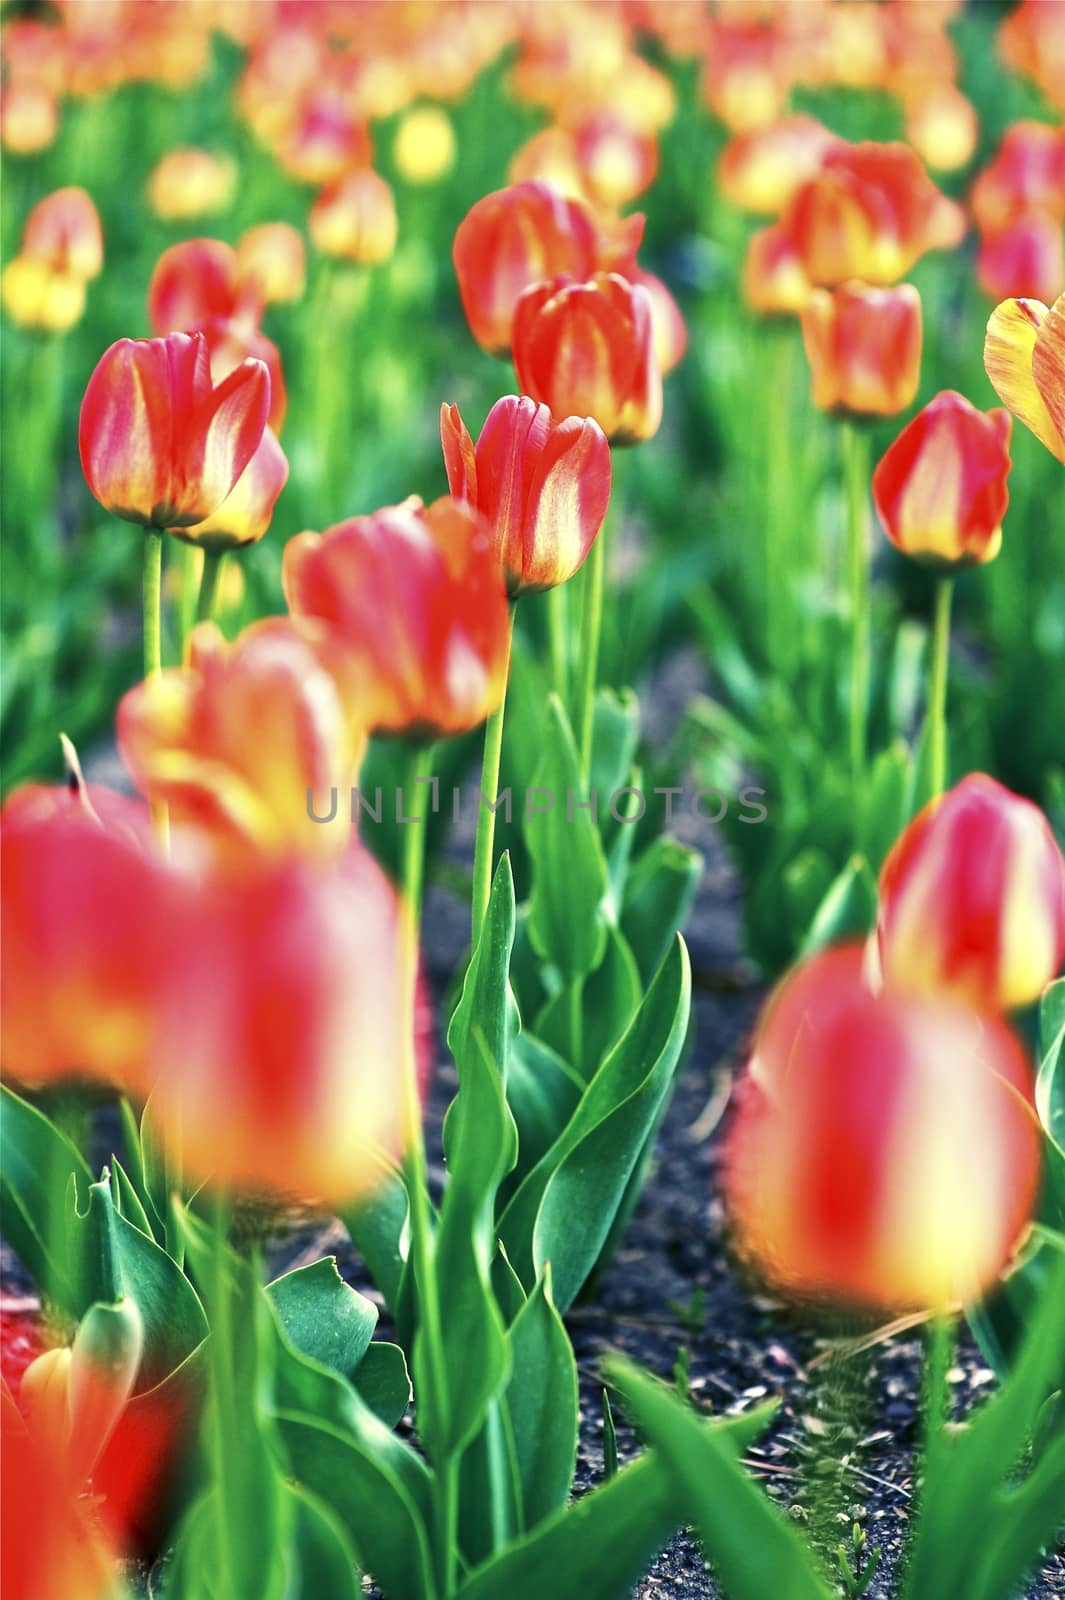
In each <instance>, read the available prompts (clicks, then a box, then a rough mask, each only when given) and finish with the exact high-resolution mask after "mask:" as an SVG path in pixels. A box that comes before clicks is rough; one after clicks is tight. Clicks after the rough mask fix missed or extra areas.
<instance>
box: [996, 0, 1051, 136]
mask: <svg viewBox="0 0 1065 1600" xmlns="http://www.w3.org/2000/svg"><path fill="white" fill-rule="evenodd" d="M998 49H999V54H1000V55H1001V57H1002V59H1003V60H1004V61H1005V62H1007V64H1008V65H1009V66H1011V67H1012V68H1013V69H1014V71H1016V72H1022V73H1024V74H1025V76H1026V77H1029V78H1031V79H1032V80H1033V82H1035V83H1037V84H1038V85H1039V87H1040V89H1041V90H1042V91H1043V93H1044V95H1045V96H1046V98H1047V100H1048V101H1049V102H1050V104H1051V105H1053V106H1057V108H1058V109H1059V111H1065V28H1062V26H1061V8H1060V5H1048V4H1047V0H1021V3H1020V5H1019V6H1017V7H1016V9H1015V10H1013V11H1011V12H1009V13H1008V14H1007V15H1006V16H1005V17H1004V18H1003V20H1002V23H1001V24H1000V26H999V30H998Z"/></svg>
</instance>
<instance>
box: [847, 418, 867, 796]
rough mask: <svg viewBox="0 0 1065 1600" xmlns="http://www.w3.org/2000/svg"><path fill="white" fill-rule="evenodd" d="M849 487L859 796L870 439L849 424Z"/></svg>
mask: <svg viewBox="0 0 1065 1600" xmlns="http://www.w3.org/2000/svg"><path fill="white" fill-rule="evenodd" d="M843 457H844V473H845V476H846V485H847V570H848V579H849V584H848V586H849V590H850V615H851V659H850V706H849V709H850V728H849V733H850V738H849V746H850V770H851V784H852V788H853V791H854V794H855V796H857V794H858V791H859V789H860V787H861V782H862V776H863V773H864V769H865V742H866V721H867V718H868V714H869V559H868V531H869V438H868V435H867V434H866V433H865V432H864V431H863V429H862V427H861V425H860V424H858V423H854V422H845V423H844V424H843Z"/></svg>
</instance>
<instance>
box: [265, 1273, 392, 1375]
mask: <svg viewBox="0 0 1065 1600" xmlns="http://www.w3.org/2000/svg"><path fill="white" fill-rule="evenodd" d="M266 1292H267V1294H268V1295H269V1296H270V1299H271V1300H272V1301H273V1303H274V1308H275V1310H276V1311H277V1314H278V1316H279V1317H280V1318H281V1324H282V1326H283V1328H284V1330H285V1332H286V1333H287V1335H288V1337H289V1339H290V1340H291V1341H292V1343H293V1344H294V1345H295V1347H296V1349H297V1350H300V1351H302V1353H303V1354H304V1355H305V1356H311V1357H313V1359H314V1360H315V1361H318V1362H320V1363H321V1364H322V1366H324V1367H332V1368H333V1370H334V1372H339V1373H341V1374H342V1375H343V1376H344V1377H345V1378H350V1377H351V1376H352V1374H353V1373H354V1371H355V1368H356V1367H357V1366H358V1364H359V1362H360V1361H361V1360H362V1358H363V1356H364V1355H365V1354H366V1351H367V1349H368V1348H369V1344H370V1340H371V1339H372V1338H373V1333H374V1329H375V1328H376V1326H377V1307H376V1306H375V1305H374V1304H373V1302H372V1301H371V1300H367V1299H366V1297H365V1295H361V1294H359V1293H358V1291H357V1290H355V1289H353V1288H352V1287H351V1285H350V1284H347V1283H345V1282H344V1280H343V1278H342V1277H341V1276H340V1273H339V1272H338V1271H337V1263H336V1257H335V1256H326V1257H325V1258H324V1259H323V1260H321V1261H315V1262H312V1264H311V1265H310V1266H308V1267H299V1268H297V1270H296V1271H295V1272H286V1273H285V1275H284V1277H281V1278H275V1279H274V1281H273V1283H271V1284H269V1285H268V1286H267V1290H266Z"/></svg>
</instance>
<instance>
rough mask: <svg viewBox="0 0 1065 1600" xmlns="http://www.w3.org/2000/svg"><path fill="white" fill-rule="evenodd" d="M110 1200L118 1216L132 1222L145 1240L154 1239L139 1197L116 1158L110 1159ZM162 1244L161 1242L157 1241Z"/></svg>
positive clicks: (153, 1232) (152, 1230)
mask: <svg viewBox="0 0 1065 1600" xmlns="http://www.w3.org/2000/svg"><path fill="white" fill-rule="evenodd" d="M111 1199H112V1201H113V1202H114V1207H115V1210H116V1211H117V1212H118V1214H119V1216H122V1217H125V1219H126V1221H127V1222H132V1224H133V1226H134V1227H135V1228H139V1229H140V1231H141V1233H143V1234H144V1235H145V1236H146V1237H147V1238H149V1239H154V1238H155V1237H156V1235H155V1231H154V1229H153V1228H152V1225H151V1223H150V1222H149V1220H148V1214H147V1212H146V1211H145V1209H144V1205H143V1202H142V1201H141V1197H140V1195H139V1194H138V1193H137V1191H136V1189H135V1188H134V1187H133V1184H132V1183H131V1181H130V1179H129V1177H128V1176H127V1174H126V1172H125V1171H124V1170H123V1168H122V1165H121V1163H120V1162H119V1160H118V1159H117V1157H112V1159H111ZM159 1243H162V1240H159Z"/></svg>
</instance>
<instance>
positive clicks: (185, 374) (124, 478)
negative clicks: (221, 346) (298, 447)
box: [78, 333, 270, 528]
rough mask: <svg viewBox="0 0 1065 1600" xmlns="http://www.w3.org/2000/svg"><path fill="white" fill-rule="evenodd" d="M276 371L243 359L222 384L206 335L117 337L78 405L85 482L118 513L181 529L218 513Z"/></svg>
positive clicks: (251, 450)
mask: <svg viewBox="0 0 1065 1600" xmlns="http://www.w3.org/2000/svg"><path fill="white" fill-rule="evenodd" d="M269 410H270V376H269V373H268V372H267V369H266V367H265V365H264V364H263V363H262V362H261V361H255V360H247V361H242V362H241V364H240V365H239V366H238V367H236V368H235V369H234V370H233V371H232V372H230V373H229V375H228V376H227V377H226V378H224V379H223V380H222V382H220V383H218V384H213V383H212V381H211V366H210V355H209V350H208V344H207V340H206V339H205V338H204V336H203V334H202V333H194V334H191V335H189V334H184V333H171V334H168V335H167V336H166V337H165V338H162V339H119V341H118V343H117V344H113V345H111V347H110V349H108V350H106V351H105V352H104V354H103V355H102V356H101V358H100V360H99V362H98V363H97V366H96V370H95V371H94V372H93V375H92V377H91V378H90V379H89V384H88V387H87V389H86V390H85V397H84V399H83V400H82V403H81V418H80V422H79V426H78V447H79V450H80V453H81V465H82V470H83V472H84V473H85V479H86V482H87V483H88V485H89V488H90V489H91V490H92V492H93V494H94V495H95V497H96V499H97V500H99V502H100V504H101V505H102V506H103V507H104V508H105V509H106V510H107V511H110V512H111V513H112V514H113V515H114V516H116V517H122V518H124V519H125V520H126V521H127V522H139V523H143V524H144V525H145V526H147V527H152V528H183V527H191V526H192V525H193V524H194V523H197V522H203V520H204V519H205V518H206V517H209V516H210V515H211V513H212V512H214V511H217V509H218V507H219V506H220V505H221V504H222V501H223V500H224V499H225V498H226V496H227V495H228V494H229V492H230V490H231V489H232V488H233V487H234V485H235V484H236V482H237V480H238V478H239V477H240V475H241V473H242V472H243V471H244V469H245V467H246V466H247V465H248V463H249V462H250V461H251V459H252V456H253V455H254V454H255V452H256V450H257V449H258V448H259V445H260V444H261V442H262V437H263V430H264V428H265V427H266V421H267V416H268V414H269Z"/></svg>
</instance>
